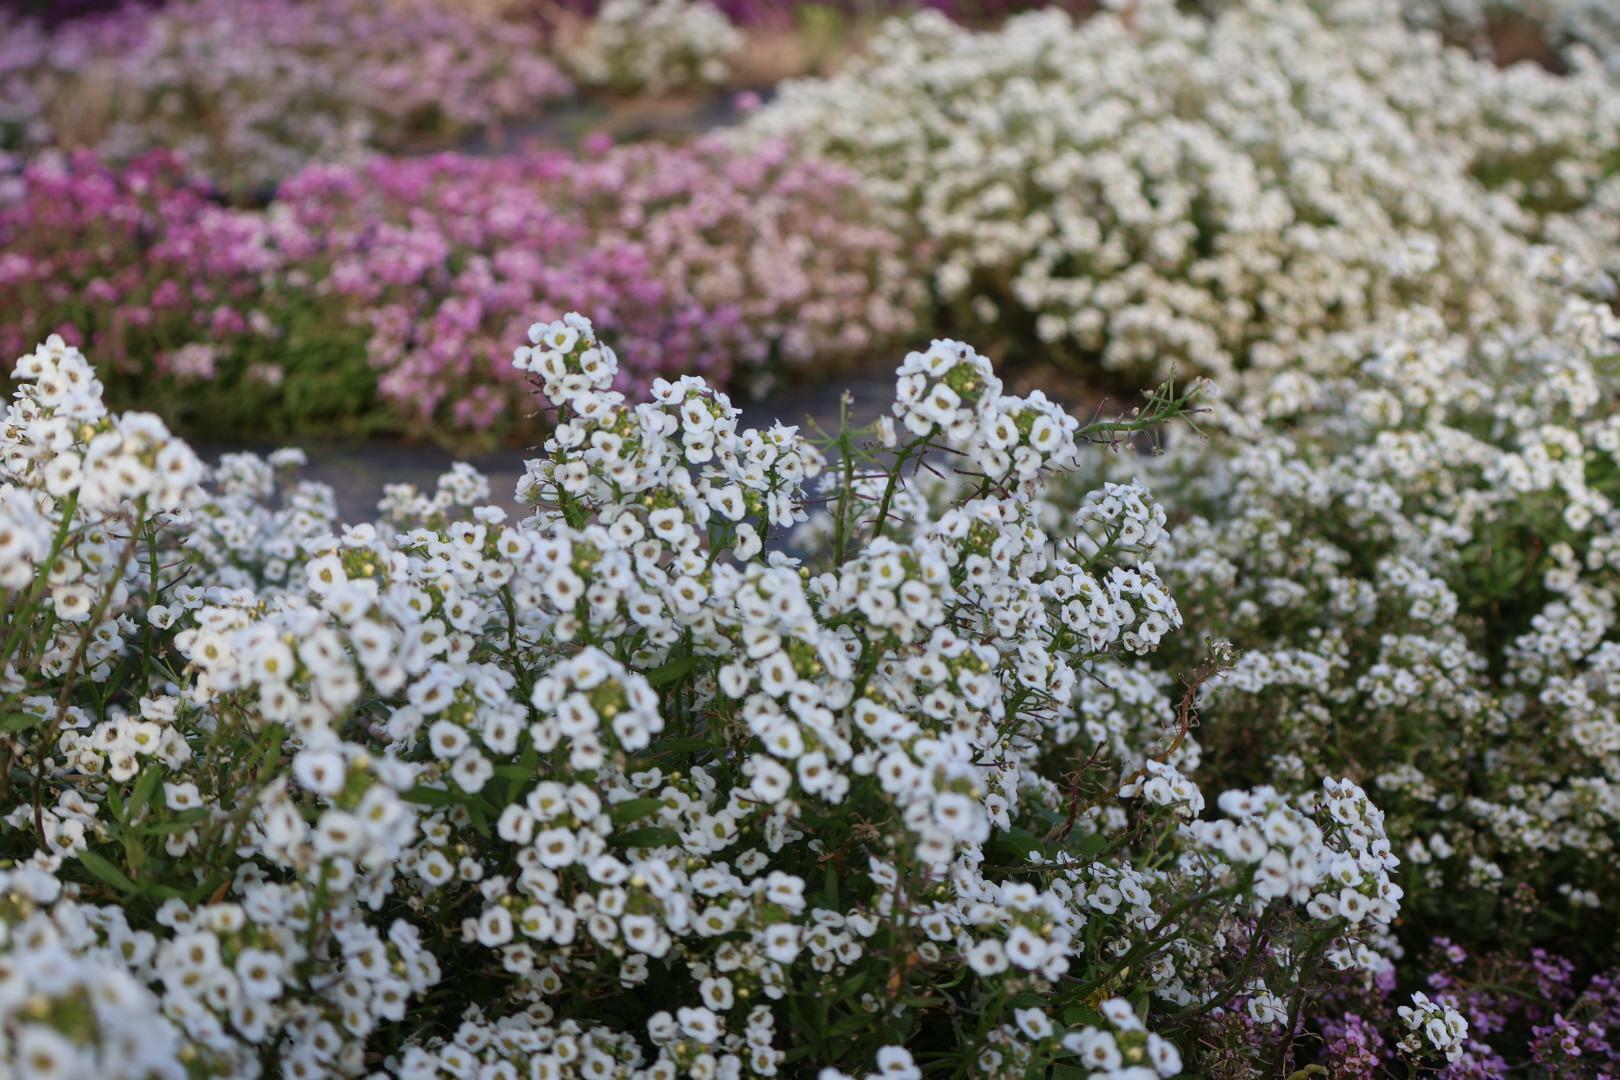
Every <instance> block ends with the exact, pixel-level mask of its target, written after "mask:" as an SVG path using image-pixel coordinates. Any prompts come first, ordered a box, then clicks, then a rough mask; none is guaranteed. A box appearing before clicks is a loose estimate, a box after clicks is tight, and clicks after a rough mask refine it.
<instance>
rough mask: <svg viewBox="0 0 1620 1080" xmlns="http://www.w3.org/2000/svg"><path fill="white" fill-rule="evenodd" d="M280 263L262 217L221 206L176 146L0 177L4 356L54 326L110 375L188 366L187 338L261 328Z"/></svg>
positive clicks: (61, 161) (54, 161)
mask: <svg viewBox="0 0 1620 1080" xmlns="http://www.w3.org/2000/svg"><path fill="white" fill-rule="evenodd" d="M285 262H286V260H285V256H284V254H283V252H281V251H280V250H278V248H277V246H276V245H275V243H274V242H273V240H272V238H271V235H270V230H269V228H268V222H267V220H266V219H265V218H264V217H263V216H262V215H258V214H253V213H247V212H243V211H239V210H233V209H229V208H227V207H224V206H222V205H220V204H219V202H218V201H217V200H216V199H214V198H213V197H212V193H211V192H210V190H209V189H208V187H206V186H205V185H203V184H201V183H199V182H198V181H196V180H195V179H193V178H192V177H191V176H190V175H189V174H188V173H187V171H186V169H185V167H184V166H183V165H182V164H181V163H180V161H179V159H178V158H177V157H176V156H175V155H173V154H171V153H168V152H165V151H155V152H152V153H149V154H145V155H142V156H141V157H139V158H137V159H135V160H134V161H131V162H130V163H129V164H128V165H125V166H123V167H119V168H114V167H110V166H108V165H106V164H104V163H103V162H101V161H100V160H99V159H97V158H96V157H94V156H93V155H91V154H89V153H85V152H80V153H77V154H73V155H70V156H66V157H60V156H56V157H50V156H47V157H42V158H40V159H38V160H36V161H34V162H33V163H32V164H30V165H29V166H28V167H27V168H26V169H24V170H22V171H21V172H20V173H18V174H17V175H15V176H13V177H11V178H9V179H5V180H0V352H21V351H26V350H27V349H28V348H29V347H31V346H32V344H33V343H34V342H36V341H38V340H42V339H43V337H44V336H46V335H49V334H52V333H60V334H61V335H62V336H63V337H64V338H65V339H66V340H68V341H70V342H73V343H75V344H93V345H94V346H95V348H96V349H97V350H98V352H99V353H100V354H101V355H102V356H103V357H104V358H105V364H106V366H107V367H108V368H109V369H110V371H109V375H110V376H115V375H117V374H133V373H145V372H156V373H159V374H162V373H165V372H168V371H171V370H172V369H173V368H174V367H175V366H176V364H178V365H179V366H180V367H182V368H184V367H185V366H186V361H185V360H184V359H180V354H181V352H182V351H183V350H184V349H185V348H186V347H188V346H197V347H202V343H203V342H207V343H209V344H210V345H211V346H223V345H228V343H229V342H230V341H231V340H232V339H234V338H236V337H238V336H240V335H242V334H245V333H266V332H268V331H269V329H270V320H269V318H268V312H267V310H266V304H267V288H266V283H267V281H269V280H272V279H273V277H274V275H275V274H276V273H277V272H279V271H281V270H282V269H283V268H284V266H285ZM198 355H199V354H198V353H197V351H196V348H193V349H192V351H191V353H190V356H191V357H192V359H191V361H190V363H191V366H192V367H194V368H195V367H197V366H198V361H197V360H196V359H195V358H196V357H197V356H198ZM196 374H198V375H203V376H206V375H208V374H210V372H208V371H206V370H203V371H198V372H196Z"/></svg>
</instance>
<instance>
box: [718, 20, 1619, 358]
mask: <svg viewBox="0 0 1620 1080" xmlns="http://www.w3.org/2000/svg"><path fill="white" fill-rule="evenodd" d="M1328 10H1330V11H1331V15H1328V16H1324V15H1322V14H1319V13H1318V11H1316V10H1315V9H1314V6H1313V5H1311V4H1308V3H1304V2H1300V0H1294V2H1276V0H1248V2H1245V3H1237V4H1233V5H1230V6H1229V9H1228V10H1225V11H1223V12H1222V13H1221V14H1220V15H1219V16H1218V17H1217V18H1215V19H1213V20H1209V19H1205V18H1202V17H1199V16H1193V15H1182V14H1178V13H1177V12H1176V10H1175V5H1173V4H1171V3H1169V2H1168V0H1144V2H1142V3H1134V4H1130V5H1125V6H1124V7H1122V8H1121V10H1120V11H1118V12H1116V13H1110V14H1103V15H1099V16H1097V17H1095V18H1091V19H1087V20H1085V21H1083V22H1080V23H1076V22H1074V21H1073V20H1071V18H1070V17H1069V16H1067V15H1065V14H1063V13H1061V12H1058V11H1045V12H1038V13H1034V14H1030V15H1026V16H1022V17H1019V18H1015V19H1012V20H1010V21H1009V22H1008V23H1007V24H1006V26H1005V27H1004V28H1003V29H1001V30H999V31H996V32H990V33H973V32H971V31H968V30H965V29H962V28H960V27H958V26H956V25H954V24H952V23H951V22H949V21H948V20H946V19H943V18H941V17H938V16H937V15H929V14H924V15H919V16H916V17H913V18H910V19H905V20H896V21H893V22H891V23H889V24H887V25H886V27H885V29H884V30H883V31H882V32H881V33H880V34H879V35H878V36H877V39H876V40H875V41H874V42H873V44H872V46H871V48H870V50H869V53H868V55H867V56H866V58H864V59H862V60H860V61H858V62H856V63H854V64H852V65H850V66H849V67H848V68H847V69H846V70H844V71H843V72H841V73H840V74H838V75H837V76H834V77H832V78H830V79H826V80H804V81H800V82H796V83H791V84H789V85H788V86H787V87H786V88H785V89H784V90H783V92H782V94H781V95H780V97H779V99H778V100H777V101H776V102H774V103H773V104H772V105H770V106H768V107H767V108H766V109H764V110H763V111H762V112H761V113H760V114H759V115H758V116H757V117H756V118H755V119H754V120H753V121H752V124H751V129H750V130H751V132H752V135H753V136H754V137H758V136H764V135H771V136H785V137H789V138H792V139H794V140H795V141H796V142H797V144H798V145H801V146H803V147H804V148H805V149H806V150H808V151H810V152H814V153H820V154H823V155H827V156H830V157H833V158H835V159H838V160H841V161H843V162H845V163H846V164H848V165H849V166H850V167H851V168H853V169H855V170H856V171H858V172H860V173H861V174H862V175H863V176H865V177H866V178H867V181H868V183H869V185H870V187H871V189H872V191H873V192H874V193H875V194H877V195H878V196H879V197H880V198H882V199H884V200H885V201H887V202H888V203H889V204H890V205H891V206H892V207H893V208H894V209H895V210H896V212H897V213H899V214H901V215H904V216H905V217H906V218H908V219H909V220H910V221H911V222H912V223H913V225H914V227H915V229H916V231H917V232H918V233H919V234H920V235H921V236H922V237H924V238H926V239H927V240H928V241H930V242H931V243H932V244H933V245H934V250H935V257H936V258H937V260H938V261H937V269H936V271H935V273H934V285H935V287H936V290H937V292H938V293H939V294H940V296H941V297H942V298H943V299H945V300H946V301H948V302H950V303H951V304H952V305H953V306H954V310H955V316H956V318H957V320H958V322H959V323H960V324H962V325H977V326H981V327H986V329H985V330H984V332H985V333H990V332H991V330H990V329H989V328H992V327H994V328H999V332H1000V333H1001V334H1003V335H1004V336H1006V337H1007V338H1009V339H1010V340H1012V341H1015V342H1018V341H1028V340H1029V339H1030V338H1035V339H1038V340H1039V342H1040V343H1041V345H1040V346H1039V347H1040V348H1041V349H1042V350H1043V351H1044V352H1052V351H1055V352H1057V353H1058V354H1059V355H1066V356H1068V357H1069V358H1070V359H1071V360H1072V361H1076V362H1089V361H1096V362H1100V363H1101V364H1102V365H1103V366H1104V367H1106V368H1110V369H1115V370H1119V371H1123V372H1126V373H1128V374H1129V375H1130V376H1131V377H1133V378H1135V377H1142V376H1143V374H1144V373H1146V374H1147V375H1149V376H1152V377H1162V376H1163V375H1165V374H1168V372H1169V371H1170V370H1172V369H1175V368H1179V369H1181V370H1183V371H1186V370H1189V369H1190V370H1194V371H1201V372H1205V373H1210V374H1214V375H1216V376H1217V377H1219V376H1222V375H1225V374H1227V373H1229V372H1231V371H1233V370H1234V369H1239V368H1243V367H1247V366H1250V365H1255V366H1261V367H1271V368H1275V367H1281V366H1286V365H1287V364H1288V363H1290V362H1292V358H1293V355H1294V353H1295V352H1296V351H1297V349H1298V348H1299V347H1300V346H1301V344H1302V343H1303V342H1306V341H1308V340H1310V339H1312V338H1314V337H1316V336H1317V335H1319V334H1322V333H1328V332H1333V331H1337V330H1343V329H1353V328H1356V327H1360V326H1364V325H1368V324H1369V323H1372V322H1376V321H1378V320H1379V319H1381V318H1382V317H1384V316H1386V315H1387V314H1389V313H1392V312H1394V311H1398V310H1401V309H1403V308H1405V307H1406V306H1408V305H1411V304H1423V305H1427V306H1430V307H1433V308H1435V309H1436V310H1439V311H1441V312H1442V313H1443V314H1444V315H1445V317H1446V319H1447V321H1448V323H1449V324H1450V325H1452V326H1454V327H1459V328H1461V327H1469V326H1482V325H1486V324H1488V323H1491V322H1493V321H1499V320H1506V321H1510V322H1511V321H1519V320H1521V319H1523V318H1526V317H1528V316H1530V315H1532V314H1533V313H1536V312H1537V311H1539V310H1542V309H1543V308H1545V306H1547V305H1548V304H1552V305H1553V306H1554V307H1556V302H1557V301H1556V299H1555V298H1553V297H1552V296H1551V294H1549V293H1546V292H1542V291H1538V290H1535V289H1528V288H1526V287H1525V284H1524V281H1523V272H1522V271H1523V267H1524V265H1525V264H1526V262H1527V261H1528V260H1529V259H1530V257H1531V254H1532V243H1533V242H1538V241H1540V240H1543V239H1546V238H1548V237H1554V236H1555V237H1556V238H1557V239H1558V240H1559V241H1561V242H1562V243H1564V244H1565V245H1566V247H1567V248H1568V249H1569V252H1568V253H1569V254H1570V255H1574V256H1580V258H1581V259H1583V260H1585V261H1588V262H1591V263H1597V262H1600V261H1601V260H1602V259H1604V258H1607V257H1609V252H1608V251H1606V250H1604V247H1603V244H1602V243H1593V242H1591V241H1589V240H1586V239H1585V234H1586V233H1588V232H1591V231H1594V230H1593V227H1592V225H1591V224H1590V223H1583V224H1582V225H1581V226H1580V227H1579V228H1572V227H1570V226H1569V224H1568V222H1567V220H1566V215H1568V214H1569V213H1572V212H1574V211H1576V210H1579V209H1580V208H1582V207H1585V206H1587V205H1589V204H1591V203H1593V202H1594V201H1597V200H1599V199H1600V198H1603V199H1608V200H1609V201H1608V205H1610V206H1612V205H1614V197H1613V194H1612V190H1613V185H1612V184H1610V185H1608V187H1607V188H1604V189H1603V191H1600V187H1602V185H1603V181H1604V177H1605V176H1606V173H1607V170H1608V169H1609V167H1610V165H1611V163H1612V158H1613V155H1614V153H1615V150H1616V148H1617V147H1620V91H1617V90H1616V88H1615V87H1614V86H1613V85H1612V84H1610V83H1609V82H1608V80H1606V79H1605V78H1604V77H1603V76H1602V74H1601V73H1600V72H1597V71H1594V70H1591V69H1590V68H1588V69H1583V70H1582V71H1580V72H1578V73H1576V74H1575V75H1572V76H1570V77H1567V78H1562V79H1560V78H1557V77H1554V76H1552V75H1549V74H1547V73H1545V72H1541V71H1537V70H1533V69H1530V68H1528V67H1521V68H1516V69H1514V70H1512V71H1506V72H1504V71H1500V70H1498V69H1496V68H1495V67H1493V66H1491V65H1490V64H1488V63H1485V62H1482V61H1478V60H1475V59H1474V58H1473V57H1471V56H1469V55H1467V54H1466V53H1463V52H1461V51H1459V50H1447V49H1444V48H1442V47H1441V45H1440V43H1439V40H1438V38H1436V37H1434V36H1432V35H1425V34H1417V33H1413V32H1411V31H1409V30H1408V29H1406V28H1405V26H1404V25H1403V24H1402V23H1401V21H1400V18H1399V12H1398V10H1397V9H1396V8H1395V7H1393V6H1392V5H1391V4H1389V3H1385V2H1380V0H1353V2H1350V3H1344V4H1338V3H1336V4H1334V5H1332V6H1331V8H1330V9H1328ZM1605 192H1607V194H1605ZM1606 228H1610V229H1612V226H1607V227H1606Z"/></svg>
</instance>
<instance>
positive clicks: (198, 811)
mask: <svg viewBox="0 0 1620 1080" xmlns="http://www.w3.org/2000/svg"><path fill="white" fill-rule="evenodd" d="M207 816H208V808H207V807H206V806H193V807H192V808H191V809H190V810H182V811H180V812H179V813H178V814H176V815H175V816H174V817H172V818H170V819H169V820H167V821H158V822H153V823H152V824H151V825H143V826H141V828H140V829H139V832H140V833H141V835H142V836H168V835H169V834H170V833H183V832H185V831H186V830H187V829H189V828H191V827H192V826H193V825H195V824H197V822H199V821H201V820H203V819H204V818H206V817H207Z"/></svg>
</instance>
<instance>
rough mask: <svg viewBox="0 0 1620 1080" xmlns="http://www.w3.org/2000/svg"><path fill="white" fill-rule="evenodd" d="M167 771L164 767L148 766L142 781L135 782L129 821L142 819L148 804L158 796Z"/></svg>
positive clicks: (130, 801)
mask: <svg viewBox="0 0 1620 1080" xmlns="http://www.w3.org/2000/svg"><path fill="white" fill-rule="evenodd" d="M165 771H166V770H165V769H164V768H163V766H162V765H148V766H147V767H146V771H145V772H143V773H141V777H140V779H139V780H136V781H135V791H134V792H133V793H132V794H131V795H130V797H129V820H131V821H133V820H134V819H135V818H138V817H140V815H141V811H142V810H145V809H146V804H147V803H149V802H151V801H152V796H153V795H155V794H157V789H158V784H160V783H162V782H163V774H164V772H165Z"/></svg>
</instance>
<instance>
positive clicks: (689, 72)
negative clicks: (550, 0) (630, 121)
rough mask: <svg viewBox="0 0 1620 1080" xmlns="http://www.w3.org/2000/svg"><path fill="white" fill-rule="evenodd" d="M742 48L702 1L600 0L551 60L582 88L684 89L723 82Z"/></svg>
mask: <svg viewBox="0 0 1620 1080" xmlns="http://www.w3.org/2000/svg"><path fill="white" fill-rule="evenodd" d="M742 45H743V37H742V32H741V31H739V30H738V29H737V27H736V26H735V25H733V24H732V22H731V20H730V19H728V18H727V17H726V14H725V12H723V11H721V10H720V9H719V8H717V7H715V6H714V5H713V4H712V3H709V0H603V3H602V6H601V8H600V9H599V10H598V11H597V13H596V16H595V17H594V18H593V19H591V20H590V21H588V22H585V23H583V24H582V25H581V26H579V27H578V28H577V33H576V34H574V35H573V39H572V40H569V41H565V42H564V43H563V44H562V46H561V48H560V49H559V51H558V55H557V59H558V61H559V62H560V63H562V65H563V66H564V67H565V68H567V69H568V70H569V72H570V73H571V74H573V75H574V77H575V78H577V79H579V80H580V82H582V83H584V84H586V85H588V86H611V87H613V88H615V89H618V90H621V91H646V92H652V93H658V92H663V91H671V90H673V91H689V90H692V89H694V88H697V87H702V86H708V85H715V84H719V83H722V82H724V81H725V79H726V77H727V76H728V75H729V74H730V72H731V62H732V60H733V59H734V58H735V56H736V54H737V52H738V50H739V49H741V48H742Z"/></svg>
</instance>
